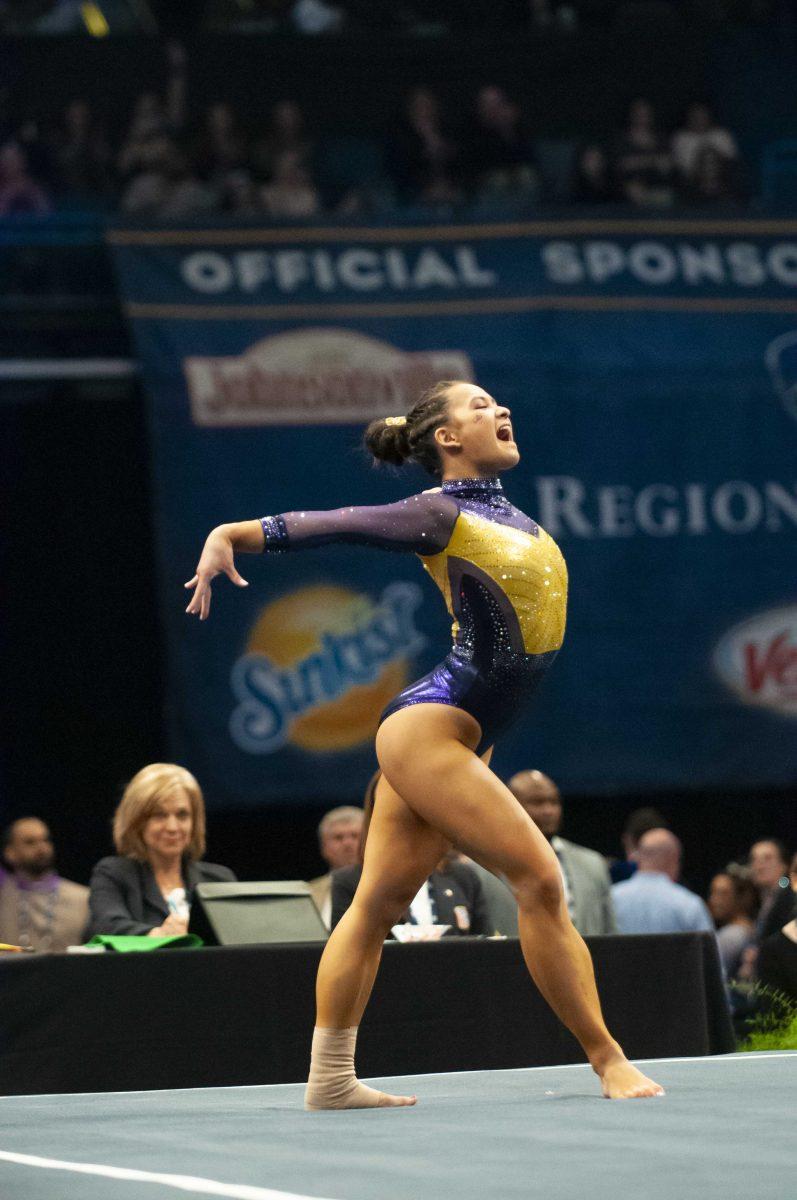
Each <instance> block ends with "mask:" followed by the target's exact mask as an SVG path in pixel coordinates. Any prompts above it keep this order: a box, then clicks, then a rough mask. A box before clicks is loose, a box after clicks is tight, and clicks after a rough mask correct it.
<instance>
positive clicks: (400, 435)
mask: <svg viewBox="0 0 797 1200" xmlns="http://www.w3.org/2000/svg"><path fill="white" fill-rule="evenodd" d="M363 442H364V443H365V447H366V449H367V450H368V451H369V453H370V454H372V455H373V457H374V458H375V459H376V460H377V462H386V463H392V464H393V466H396V467H400V466H401V464H402V463H404V462H406V461H407V459H408V458H409V456H410V439H409V433H408V430H407V425H406V423H404V424H401V425H399V424H397V423H395V422H391V424H389V425H388V423H387V421H386V420H385V419H384V418H383V417H379V418H378V419H377V420H376V421H372V422H371V424H370V425H369V426H368V428H367V429H366V431H365V434H364V435H363Z"/></svg>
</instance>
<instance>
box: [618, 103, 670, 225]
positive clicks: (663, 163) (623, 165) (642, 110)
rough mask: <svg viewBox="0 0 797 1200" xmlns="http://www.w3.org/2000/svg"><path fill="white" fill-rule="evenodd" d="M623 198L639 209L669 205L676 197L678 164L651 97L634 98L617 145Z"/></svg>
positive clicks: (620, 192) (619, 181) (619, 187)
mask: <svg viewBox="0 0 797 1200" xmlns="http://www.w3.org/2000/svg"><path fill="white" fill-rule="evenodd" d="M614 162H615V174H616V177H617V185H618V189H619V194H620V199H622V200H625V201H627V202H628V203H629V204H634V205H637V206H638V207H640V208H668V207H669V206H670V205H672V203H673V201H674V199H675V167H674V163H673V159H672V154H671V152H670V148H669V146H668V144H667V142H666V140H665V139H664V138H663V137H662V135H661V134H660V133H659V131H658V129H657V127H656V114H655V112H654V109H653V105H652V104H651V103H650V101H649V100H644V99H641V98H640V99H637V100H634V101H632V103H631V105H630V106H629V109H628V119H627V122H626V126H625V129H624V130H623V131H622V133H621V134H620V136H619V138H618V140H617V145H616V148H615V158H614Z"/></svg>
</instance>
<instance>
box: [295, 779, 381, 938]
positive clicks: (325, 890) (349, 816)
mask: <svg viewBox="0 0 797 1200" xmlns="http://www.w3.org/2000/svg"><path fill="white" fill-rule="evenodd" d="M374 779H376V776H375V777H374ZM373 782H374V781H372V783H373ZM369 788H370V785H369ZM363 817H364V813H363V810H362V809H361V808H355V807H354V806H353V805H348V804H347V805H343V806H342V807H340V808H333V809H332V810H331V811H330V812H328V813H325V814H324V816H323V817H322V819H321V823H320V825H319V826H318V845H319V849H320V851H321V857H322V858H323V859H324V861H325V862H326V864H327V866H328V867H329V870H328V871H327V873H326V875H319V876H318V877H317V878H316V879H311V880H310V883H309V886H310V892H311V894H312V897H313V900H315V905H316V908H317V909H318V911H319V913H320V914H321V920H322V921H323V922H324V924H325V925H326V927H327V929H329V928H330V927H331V920H332V872H333V871H336V870H339V869H340V868H341V867H351V866H352V865H353V864H354V863H356V862H357V861H358V859H359V857H360V838H361V835H362V828H363Z"/></svg>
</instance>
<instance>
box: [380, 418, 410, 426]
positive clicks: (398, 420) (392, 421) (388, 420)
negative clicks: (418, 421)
mask: <svg viewBox="0 0 797 1200" xmlns="http://www.w3.org/2000/svg"><path fill="white" fill-rule="evenodd" d="M385 424H386V425H406V424H407V418H406V417H385Z"/></svg>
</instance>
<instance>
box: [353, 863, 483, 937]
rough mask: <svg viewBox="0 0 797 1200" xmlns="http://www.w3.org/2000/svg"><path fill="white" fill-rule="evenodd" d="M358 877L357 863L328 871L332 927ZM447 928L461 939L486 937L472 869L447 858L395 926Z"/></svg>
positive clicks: (480, 895)
mask: <svg viewBox="0 0 797 1200" xmlns="http://www.w3.org/2000/svg"><path fill="white" fill-rule="evenodd" d="M361 875H362V865H361V863H359V862H356V863H354V865H353V866H351V867H343V868H341V869H340V870H338V871H333V872H332V928H333V929H334V928H335V926H336V925H337V923H338V921H339V920H340V918H341V917H342V916H343V914H344V913H345V911H346V909H347V908H348V907H349V905H350V904H351V902H352V900H353V899H354V893H355V892H356V890H357V884H358V883H359V882H360V876H361ZM406 923H409V924H411V925H450V926H451V928H450V930H449V933H450V934H457V935H459V936H461V937H464V936H466V935H468V934H470V935H472V936H477V935H486V934H490V933H492V932H493V930H492V929H491V928H490V924H489V920H488V916H487V910H486V908H485V903H484V894H483V892H482V886H481V883H480V881H479V877H478V875H477V874H476V872H475V871H474V870H473V867H472V866H470V865H469V864H466V863H463V862H457V855H456V854H455V853H452V854H449V855H447V856H446V857H445V858H443V859H441V861H440V862H439V863H438V865H437V869H436V870H435V871H433V872H432V874H431V875H430V876H429V878H428V879H427V880H426V882H425V883H424V884H423V885H422V886H421V888H420V890H419V891H418V894H417V895H416V897H415V899H414V900H413V901H412V903H411V904H410V907H409V909H408V911H407V913H406V914H405V915H404V918H403V920H402V921H399V922H398V924H406Z"/></svg>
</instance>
